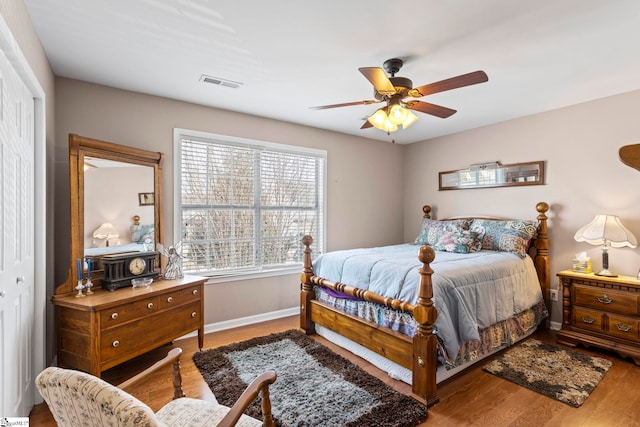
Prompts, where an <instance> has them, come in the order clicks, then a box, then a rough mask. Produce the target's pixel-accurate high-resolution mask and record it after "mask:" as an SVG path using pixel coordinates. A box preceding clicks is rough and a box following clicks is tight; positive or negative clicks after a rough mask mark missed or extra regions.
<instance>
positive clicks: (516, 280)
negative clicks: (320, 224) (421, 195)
mask: <svg viewBox="0 0 640 427" xmlns="http://www.w3.org/2000/svg"><path fill="white" fill-rule="evenodd" d="M548 210H549V205H548V204H547V203H544V202H540V203H538V204H537V205H536V211H537V217H536V219H535V221H526V220H511V219H506V218H500V217H456V218H448V219H444V220H442V221H436V220H432V219H431V216H430V213H431V207H430V206H424V207H423V213H424V215H423V226H422V230H421V233H420V235H419V236H418V238H417V239H416V242H414V243H413V244H405V245H393V246H388V247H383V248H370V249H352V250H346V251H336V252H329V253H327V254H321V255H319V256H318V257H316V258H315V259H314V260H312V256H311V244H312V243H313V239H312V237H311V236H304V237H303V239H302V243H303V245H304V267H303V272H302V274H301V288H300V329H301V330H302V331H303V332H304V333H306V334H307V335H312V334H316V333H319V334H320V335H323V336H325V337H326V338H328V339H329V340H331V341H333V342H335V343H337V344H339V345H341V346H343V347H345V348H347V349H348V350H350V351H352V352H354V353H356V354H358V355H360V356H362V357H364V358H365V359H367V360H369V361H371V362H372V363H373V364H374V365H376V366H378V367H381V368H382V369H385V370H386V371H387V372H388V373H389V374H390V375H391V376H392V377H394V378H397V379H401V380H403V381H405V382H407V383H409V384H411V388H412V396H413V397H414V398H415V399H417V400H419V401H421V402H423V403H425V404H426V405H427V406H431V405H433V404H435V403H436V402H437V401H438V397H437V383H438V382H439V381H442V380H443V379H444V378H447V377H448V376H451V375H453V374H455V373H457V372H460V371H461V370H464V369H465V368H467V367H468V366H470V365H472V364H473V363H476V362H477V361H479V360H481V359H483V358H485V357H487V356H489V355H490V354H493V353H495V352H497V351H500V350H501V349H503V348H505V347H507V346H510V345H512V344H513V343H515V342H517V341H519V340H521V339H524V338H525V337H526V336H529V335H530V334H531V333H533V332H534V331H535V330H536V328H537V327H538V326H539V325H543V326H545V320H544V319H545V318H546V317H547V315H548V312H547V307H549V305H548V303H549V301H548V294H549V284H550V277H549V268H550V267H549V246H550V241H549V238H548V228H547V216H546V213H547V211H548ZM500 233H501V234H500ZM434 248H435V249H438V251H436V250H434ZM416 255H417V256H416ZM494 263H496V264H494ZM498 265H500V268H498V267H497V266H498ZM458 267H461V269H459V268H458ZM434 269H435V271H434ZM314 270H318V271H314ZM494 274H496V275H497V277H495V278H494V277H493V275H494ZM434 291H435V297H434ZM439 373H443V374H442V375H439Z"/></svg>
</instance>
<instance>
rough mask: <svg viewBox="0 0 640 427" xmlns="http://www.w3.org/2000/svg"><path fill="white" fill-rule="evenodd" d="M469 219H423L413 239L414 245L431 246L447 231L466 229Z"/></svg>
mask: <svg viewBox="0 0 640 427" xmlns="http://www.w3.org/2000/svg"><path fill="white" fill-rule="evenodd" d="M470 225H471V221H470V220H468V219H454V220H450V221H437V220H434V219H423V220H422V229H421V230H420V234H419V235H418V237H417V238H416V240H415V242H414V243H415V244H416V245H429V246H433V245H435V244H436V243H438V241H439V240H440V237H442V235H443V234H444V233H446V232H448V231H456V230H468V229H469V226H470Z"/></svg>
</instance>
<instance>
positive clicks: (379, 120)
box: [367, 108, 388, 130]
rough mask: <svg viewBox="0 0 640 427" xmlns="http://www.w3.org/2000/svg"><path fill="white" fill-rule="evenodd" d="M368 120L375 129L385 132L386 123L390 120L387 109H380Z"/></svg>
mask: <svg viewBox="0 0 640 427" xmlns="http://www.w3.org/2000/svg"><path fill="white" fill-rule="evenodd" d="M367 120H368V121H369V123H371V124H372V125H373V127H375V128H377V129H381V130H383V129H384V128H383V127H384V123H385V122H386V121H387V120H388V117H387V112H386V111H385V108H378V109H377V110H376V112H375V113H373V114H372V115H371V116H369V118H368V119H367Z"/></svg>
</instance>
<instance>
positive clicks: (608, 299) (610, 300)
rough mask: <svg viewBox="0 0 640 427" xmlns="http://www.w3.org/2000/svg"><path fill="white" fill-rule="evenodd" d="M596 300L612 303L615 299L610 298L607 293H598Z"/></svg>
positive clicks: (602, 302)
mask: <svg viewBox="0 0 640 427" xmlns="http://www.w3.org/2000/svg"><path fill="white" fill-rule="evenodd" d="M596 301H598V302H599V303H600V304H611V303H612V302H613V301H614V299H613V298H609V297H608V296H606V295H598V296H597V297H596Z"/></svg>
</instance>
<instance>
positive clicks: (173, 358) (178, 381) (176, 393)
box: [117, 348, 185, 399]
mask: <svg viewBox="0 0 640 427" xmlns="http://www.w3.org/2000/svg"><path fill="white" fill-rule="evenodd" d="M181 354H182V349H181V348H174V349H171V351H169V353H167V355H166V356H165V357H164V359H162V360H159V361H158V362H156V363H154V364H153V365H152V366H150V367H148V368H147V369H145V370H144V371H142V372H140V373H139V374H137V375H135V376H133V377H131V378H129V379H128V380H127V381H125V382H123V383H121V384H119V385H118V386H117V387H118V388H120V389H122V390H124V391H128V389H130V388H131V387H133V386H134V385H137V384H139V383H141V382H143V381H144V380H146V379H147V378H148V377H149V376H150V375H151V374H153V373H154V372H156V371H158V370H159V369H162V368H164V367H165V366H167V365H172V367H173V377H172V380H173V398H174V399H178V398H180V397H184V396H185V394H184V390H183V389H182V374H181V373H180V355H181Z"/></svg>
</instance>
